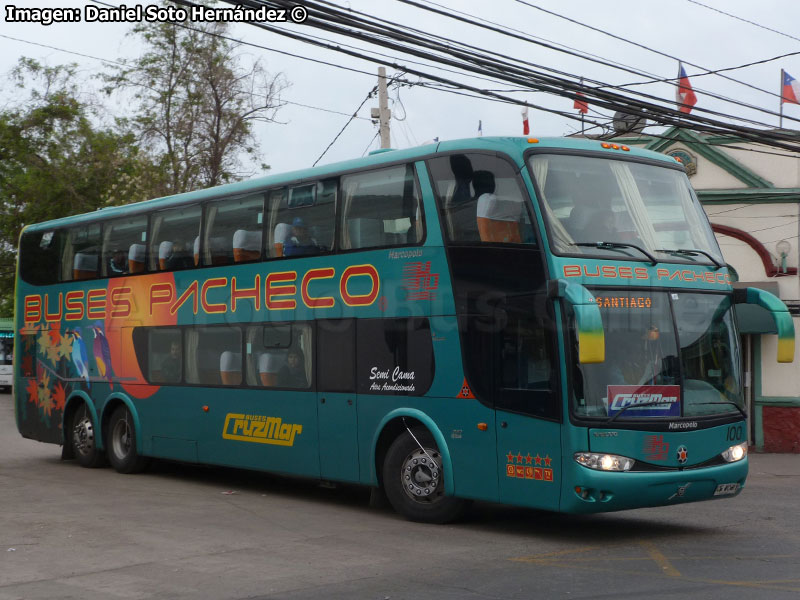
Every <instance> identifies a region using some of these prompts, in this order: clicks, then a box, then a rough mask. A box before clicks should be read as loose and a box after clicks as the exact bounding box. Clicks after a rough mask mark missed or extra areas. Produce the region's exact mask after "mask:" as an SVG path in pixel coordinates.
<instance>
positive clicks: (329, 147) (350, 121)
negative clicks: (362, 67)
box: [311, 85, 378, 167]
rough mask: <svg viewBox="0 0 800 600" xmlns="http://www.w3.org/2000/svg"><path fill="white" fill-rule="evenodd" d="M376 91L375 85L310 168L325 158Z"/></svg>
mask: <svg viewBox="0 0 800 600" xmlns="http://www.w3.org/2000/svg"><path fill="white" fill-rule="evenodd" d="M376 91H378V86H377V85H376V86H375V87H374V88H372V90H371V91H370V93H369V94H367V96H366V98H364V99H363V100H362V101H361V104H359V105H358V108H357V109H356V110H355V111H354V112H353V114H352V115H351V116H350V119H348V121H347V123H345V124H344V127H342V129H341V130H340V131H339V133H337V134H336V137H334V138H333V140H331V143H330V144H328V147H327V148H325V150H324V151H323V152H322V154H320V155H319V158H318V159H317V160H315V161H314V164H313V165H311V166H312V167H316V166H317V163H318V162H319V161H320V160H322V157H323V156H325V155H326V154H327V153H328V150H330V149H331V146H333V145H334V144H335V143H336V140H338V139H339V136H340V135H342V134H343V133H344V130H345V129H347V126H348V125H350V123H352V122H353V119H355V118H356V115H358V111H360V110H361V107H362V106H364V105H365V104H366V103H367V100H369V99H370V98H372V96H373V94H375V92H376Z"/></svg>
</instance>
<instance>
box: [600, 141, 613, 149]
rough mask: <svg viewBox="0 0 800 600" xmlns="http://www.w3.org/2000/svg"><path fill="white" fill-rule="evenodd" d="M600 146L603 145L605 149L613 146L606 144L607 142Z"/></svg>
mask: <svg viewBox="0 0 800 600" xmlns="http://www.w3.org/2000/svg"><path fill="white" fill-rule="evenodd" d="M600 145H601V146H602V147H603V148H611V144H607V143H605V142H603V143H602V144H600Z"/></svg>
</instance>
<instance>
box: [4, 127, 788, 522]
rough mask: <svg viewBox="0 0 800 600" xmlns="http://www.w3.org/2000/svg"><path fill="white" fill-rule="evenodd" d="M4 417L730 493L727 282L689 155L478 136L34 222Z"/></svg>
mask: <svg viewBox="0 0 800 600" xmlns="http://www.w3.org/2000/svg"><path fill="white" fill-rule="evenodd" d="M16 290H17V292H16V293H17V312H16V331H17V333H18V335H17V337H16V353H15V355H16V357H18V360H16V361H15V365H16V374H15V384H16V385H15V396H16V418H17V424H18V428H19V431H20V432H21V433H22V435H23V436H25V437H27V438H33V439H37V440H41V441H44V442H51V443H55V444H61V445H63V450H62V455H63V457H65V458H71V457H74V458H75V459H77V461H78V462H79V463H80V464H81V465H83V466H86V467H96V466H99V465H101V464H103V463H104V461H106V460H107V461H109V462H110V463H111V465H112V466H113V467H114V468H115V469H116V470H118V471H120V472H122V473H132V472H136V471H139V470H141V469H142V468H144V466H145V464H146V462H147V460H148V459H150V458H151V457H157V458H163V459H172V460H177V461H185V462H190V463H205V464H214V465H228V466H232V467H238V468H245V469H253V470H264V471H271V472H276V473H284V474H289V475H294V476H303V477H309V478H316V479H320V480H325V481H335V482H351V483H357V484H363V485H366V486H372V487H375V488H382V489H383V490H384V491H385V493H386V496H387V497H388V499H389V501H390V502H391V504H392V506H393V507H394V508H395V509H396V510H397V511H398V512H399V513H401V514H402V515H404V516H405V517H407V518H410V519H414V520H419V521H428V522H444V521H448V520H451V519H453V518H455V517H457V516H458V515H459V514H460V513H461V511H462V510H463V508H464V506H465V503H466V502H467V501H468V500H471V499H478V500H487V501H494V502H502V503H508V504H513V505H519V506H527V507H535V508H538V509H546V510H551V511H561V512H570V513H592V512H600V511H612V510H621V509H629V508H636V507H643V506H658V505H671V504H676V503H683V502H690V501H697V500H709V499H713V498H721V497H731V496H734V495H736V494H738V493H739V492H740V491H741V489H742V486H743V485H744V483H745V479H746V475H747V427H746V413H745V409H744V400H743V394H742V374H741V358H740V352H739V344H738V335H737V330H736V324H735V305H736V304H737V303H743V302H747V303H754V304H758V305H760V306H762V307H763V308H765V309H766V310H768V311H769V312H770V313H771V314H772V316H773V318H774V320H775V323H776V327H777V331H778V337H779V342H778V357H777V359H778V360H779V361H791V360H792V358H793V355H794V328H793V325H792V320H791V318H790V316H789V313H788V311H787V309H786V307H785V306H784V305H783V304H782V302H781V301H780V300H778V299H777V298H776V297H774V296H772V295H770V294H768V293H766V292H764V291H760V290H756V289H745V290H734V289H732V286H731V281H730V275H729V271H728V269H727V267H726V265H725V263H724V261H723V257H722V255H721V253H720V250H719V247H718V245H717V243H716V240H715V238H714V236H713V234H712V231H711V228H710V226H709V223H708V220H707V218H706V216H705V213H704V212H703V210H702V208H701V206H700V204H699V202H698V200H697V198H696V196H695V194H694V193H693V191H692V189H691V187H690V185H689V182H688V179H687V177H686V175H685V172H684V169H683V167H682V165H681V164H679V163H678V162H675V161H674V160H673V159H671V158H669V157H665V156H663V155H660V154H656V153H652V152H647V151H643V150H637V149H634V148H628V147H626V146H618V145H616V144H609V143H606V142H601V141H595V140H580V139H550V140H544V139H543V140H538V139H535V138H478V139H467V140H460V141H449V142H442V143H438V144H435V145H428V146H423V147H419V148H413V149H408V150H392V151H384V152H378V153H373V154H372V155H370V156H369V157H367V158H364V159H359V160H354V161H349V162H344V163H339V164H333V165H329V166H324V167H318V168H313V169H308V170H304V171H300V172H296V173H290V174H286V175H275V176H269V177H264V178H261V179H255V180H252V181H246V182H241V183H236V184H232V185H226V186H222V187H218V188H213V189H206V190H202V191H197V192H192V193H187V194H181V195H177V196H173V197H169V198H162V199H157V200H152V201H147V202H141V203H138V204H133V205H129V206H124V207H116V208H108V209H105V210H100V211H97V212H95V213H92V214H86V215H80V216H75V217H69V218H65V219H60V220H57V221H50V222H47V223H42V224H37V225H32V226H29V227H27V228H26V229H25V230H24V231H23V233H22V235H21V238H20V249H19V262H18V278H17V288H16Z"/></svg>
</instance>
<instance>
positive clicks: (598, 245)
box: [574, 242, 658, 266]
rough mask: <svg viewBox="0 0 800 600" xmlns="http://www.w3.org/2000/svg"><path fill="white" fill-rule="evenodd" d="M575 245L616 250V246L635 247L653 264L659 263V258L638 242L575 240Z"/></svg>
mask: <svg viewBox="0 0 800 600" xmlns="http://www.w3.org/2000/svg"><path fill="white" fill-rule="evenodd" d="M574 245H575V246H586V247H587V248H598V249H600V250H614V249H615V248H633V249H634V250H638V251H639V252H641V253H642V254H644V255H645V256H646V257H647V258H648V259H650V262H651V263H653V265H654V266H655V265H657V264H658V259H656V257H655V256H653V255H652V254H650V253H649V252H648V251H647V250H645V249H644V248H642V247H640V246H637V245H636V244H627V243H625V242H575V244H574Z"/></svg>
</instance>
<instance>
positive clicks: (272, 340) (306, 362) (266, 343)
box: [245, 322, 314, 390]
mask: <svg viewBox="0 0 800 600" xmlns="http://www.w3.org/2000/svg"><path fill="white" fill-rule="evenodd" d="M245 341H246V344H245V356H246V361H245V364H246V379H247V385H250V386H255V387H270V388H285V389H297V390H304V389H308V388H309V387H311V384H312V380H313V377H312V375H313V368H314V354H313V350H314V349H313V345H312V327H311V325H310V324H308V323H297V322H294V323H270V324H266V325H252V326H250V327H248V328H247V332H246V337H245Z"/></svg>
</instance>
